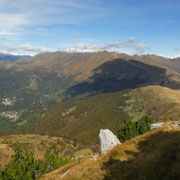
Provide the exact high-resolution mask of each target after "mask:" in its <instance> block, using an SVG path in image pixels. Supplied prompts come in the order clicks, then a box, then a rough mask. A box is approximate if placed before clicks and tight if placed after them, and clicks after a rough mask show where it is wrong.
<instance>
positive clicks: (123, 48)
mask: <svg viewBox="0 0 180 180" xmlns="http://www.w3.org/2000/svg"><path fill="white" fill-rule="evenodd" d="M137 42H138V40H137V39H136V38H134V37H131V38H129V39H128V41H126V42H109V43H106V44H104V45H99V44H92V43H84V42H80V43H76V44H74V45H73V46H72V47H70V48H65V49H62V50H64V51H68V52H96V51H103V50H107V51H117V52H125V53H129V54H144V53H146V52H147V51H148V50H150V47H149V46H148V45H146V44H143V43H137Z"/></svg>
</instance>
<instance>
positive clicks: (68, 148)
mask: <svg viewBox="0 0 180 180" xmlns="http://www.w3.org/2000/svg"><path fill="white" fill-rule="evenodd" d="M54 143H55V144H57V147H58V148H59V150H60V152H61V154H62V155H65V154H66V155H68V154H71V153H73V152H75V151H77V150H78V149H79V148H82V147H83V146H82V145H80V144H78V143H74V142H73V141H70V140H67V139H64V138H61V137H48V136H40V135H9V136H0V169H1V168H3V167H4V165H6V164H7V163H8V162H9V161H10V160H11V155H12V154H13V153H14V150H13V149H14V148H15V147H19V148H20V149H22V150H24V151H25V152H32V153H33V154H34V155H35V158H38V159H43V157H44V153H45V151H46V150H47V148H48V147H49V146H51V145H52V144H54Z"/></svg>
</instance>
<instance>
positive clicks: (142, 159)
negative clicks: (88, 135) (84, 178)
mask: <svg viewBox="0 0 180 180" xmlns="http://www.w3.org/2000/svg"><path fill="white" fill-rule="evenodd" d="M129 146H131V144H129ZM137 146H138V148H137V149H138V152H133V151H127V150H126V151H124V152H123V150H122V149H121V147H119V148H116V149H115V150H114V151H112V152H111V157H110V160H109V161H107V162H106V163H104V165H103V170H106V172H107V173H108V175H106V176H105V177H104V179H105V180H108V179H114V180H117V179H118V180H121V179H122V180H126V179H127V180H131V179H133V180H152V179H153V180H162V179H164V180H176V179H180V131H174V132H158V133H156V134H152V135H150V136H148V137H145V139H143V140H141V141H140V142H139V143H138V144H137ZM123 153H125V154H126V155H127V157H128V160H119V159H122V154H123ZM118 156H119V157H118Z"/></svg>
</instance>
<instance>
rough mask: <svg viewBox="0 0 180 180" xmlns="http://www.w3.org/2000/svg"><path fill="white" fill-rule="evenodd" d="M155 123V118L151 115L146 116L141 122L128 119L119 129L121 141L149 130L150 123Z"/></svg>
mask: <svg viewBox="0 0 180 180" xmlns="http://www.w3.org/2000/svg"><path fill="white" fill-rule="evenodd" d="M152 123H153V118H152V117H150V116H145V117H144V118H143V120H142V122H141V123H140V121H137V122H132V121H130V120H129V121H127V122H126V124H125V125H123V126H122V127H121V128H120V129H119V131H118V138H119V139H120V141H121V142H124V141H126V140H129V139H131V138H133V137H135V136H138V135H139V134H144V133H145V132H147V131H149V126H150V124H152Z"/></svg>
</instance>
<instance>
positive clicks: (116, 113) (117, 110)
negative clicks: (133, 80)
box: [15, 86, 180, 143]
mask: <svg viewBox="0 0 180 180" xmlns="http://www.w3.org/2000/svg"><path fill="white" fill-rule="evenodd" d="M146 114H149V115H151V116H153V117H154V118H155V121H166V120H178V119H179V118H180V91H179V90H172V89H169V88H165V87H161V86H147V87H143V88H137V89H134V90H128V91H122V92H116V93H106V94H99V95H95V96H92V97H89V98H86V99H82V100H76V101H70V102H64V103H61V104H59V105H54V106H52V107H51V108H50V109H49V111H48V114H47V115H46V116H45V117H43V118H42V119H40V120H37V121H34V122H33V123H32V122H28V123H27V124H24V125H22V126H20V127H18V128H17V129H16V131H15V132H16V133H22V132H23V133H27V132H28V133H33V132H36V133H40V134H48V135H53V136H62V137H66V138H68V139H72V140H75V141H79V142H84V143H95V142H98V133H99V130H100V129H101V128H108V129H110V130H112V131H113V132H114V133H115V134H116V133H117V131H118V130H119V128H120V126H121V125H122V124H123V123H124V122H125V121H127V120H132V121H139V120H141V119H142V118H143V116H144V115H146ZM50 127H51V128H50Z"/></svg>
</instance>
